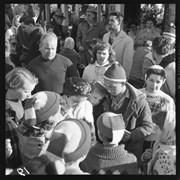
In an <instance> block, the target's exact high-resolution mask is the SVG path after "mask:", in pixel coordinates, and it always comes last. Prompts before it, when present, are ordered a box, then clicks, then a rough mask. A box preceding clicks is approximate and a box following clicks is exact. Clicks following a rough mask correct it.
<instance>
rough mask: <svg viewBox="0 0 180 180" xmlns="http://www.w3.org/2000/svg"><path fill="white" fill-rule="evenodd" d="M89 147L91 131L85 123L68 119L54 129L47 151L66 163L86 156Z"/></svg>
mask: <svg viewBox="0 0 180 180" xmlns="http://www.w3.org/2000/svg"><path fill="white" fill-rule="evenodd" d="M90 147H91V129H90V127H89V125H88V124H87V122H85V121H84V120H80V119H73V118H69V119H65V120H63V121H61V122H60V123H59V124H58V125H57V126H56V127H55V129H54V131H53V132H52V136H51V139H50V144H49V146H48V149H47V151H48V152H50V153H53V154H55V155H56V156H59V157H61V158H64V161H65V162H66V163H68V162H72V161H76V160H78V159H79V158H81V157H82V156H84V155H87V154H88V152H89V149H90Z"/></svg>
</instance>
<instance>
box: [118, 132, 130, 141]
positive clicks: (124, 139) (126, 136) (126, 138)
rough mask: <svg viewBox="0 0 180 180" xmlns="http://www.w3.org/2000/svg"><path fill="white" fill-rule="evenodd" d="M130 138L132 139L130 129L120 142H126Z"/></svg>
mask: <svg viewBox="0 0 180 180" xmlns="http://www.w3.org/2000/svg"><path fill="white" fill-rule="evenodd" d="M130 140H131V133H130V132H129V131H127V130H125V132H124V135H123V138H122V140H121V141H120V142H123V143H125V142H128V141H130Z"/></svg>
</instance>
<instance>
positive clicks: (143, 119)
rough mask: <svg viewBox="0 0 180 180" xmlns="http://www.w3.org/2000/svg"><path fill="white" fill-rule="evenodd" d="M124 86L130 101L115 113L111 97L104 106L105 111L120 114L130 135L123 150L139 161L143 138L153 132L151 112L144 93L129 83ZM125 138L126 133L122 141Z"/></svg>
mask: <svg viewBox="0 0 180 180" xmlns="http://www.w3.org/2000/svg"><path fill="white" fill-rule="evenodd" d="M126 86H127V88H128V90H129V92H130V99H128V100H126V102H125V103H124V104H125V105H124V108H121V111H120V110H119V109H117V110H116V111H115V110H114V109H113V108H112V107H111V103H112V99H111V96H110V97H109V99H108V100H107V101H106V104H104V105H105V109H106V111H110V112H114V113H119V114H122V116H123V118H124V121H125V125H126V130H128V131H130V133H131V136H130V137H131V139H130V141H127V142H124V143H125V149H126V150H127V151H130V152H132V153H133V154H135V155H136V157H137V159H138V161H139V160H140V157H141V153H142V143H143V140H144V137H146V136H147V135H149V134H151V132H152V130H153V124H152V118H151V110H150V108H149V105H148V102H147V101H146V99H145V98H146V95H145V94H144V93H142V92H141V91H139V90H138V89H136V88H134V87H133V86H132V85H130V84H129V83H126ZM126 99H127V98H126ZM122 109H123V111H122ZM125 136H127V133H125V134H124V136H123V139H124V138H125ZM123 139H122V142H123Z"/></svg>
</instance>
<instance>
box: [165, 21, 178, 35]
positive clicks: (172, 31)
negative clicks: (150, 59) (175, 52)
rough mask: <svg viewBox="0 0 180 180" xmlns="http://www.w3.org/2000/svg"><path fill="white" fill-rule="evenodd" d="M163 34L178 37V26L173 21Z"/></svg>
mask: <svg viewBox="0 0 180 180" xmlns="http://www.w3.org/2000/svg"><path fill="white" fill-rule="evenodd" d="M163 35H168V36H171V37H173V38H176V28H175V25H174V24H173V23H170V24H169V26H168V28H167V30H166V31H164V32H163Z"/></svg>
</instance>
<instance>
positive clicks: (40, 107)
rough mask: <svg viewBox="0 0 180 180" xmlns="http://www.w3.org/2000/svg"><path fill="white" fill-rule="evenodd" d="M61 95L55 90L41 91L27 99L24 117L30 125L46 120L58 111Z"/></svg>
mask: <svg viewBox="0 0 180 180" xmlns="http://www.w3.org/2000/svg"><path fill="white" fill-rule="evenodd" d="M59 105H60V96H59V95H58V94H57V93H55V92H50V91H41V92H38V93H36V94H34V95H33V96H32V97H31V98H29V99H27V100H26V103H25V111H24V119H25V124H26V125H28V126H35V125H36V124H37V123H41V122H43V121H46V120H47V119H48V118H49V117H50V116H52V115H54V114H55V113H57V112H58V109H59Z"/></svg>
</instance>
